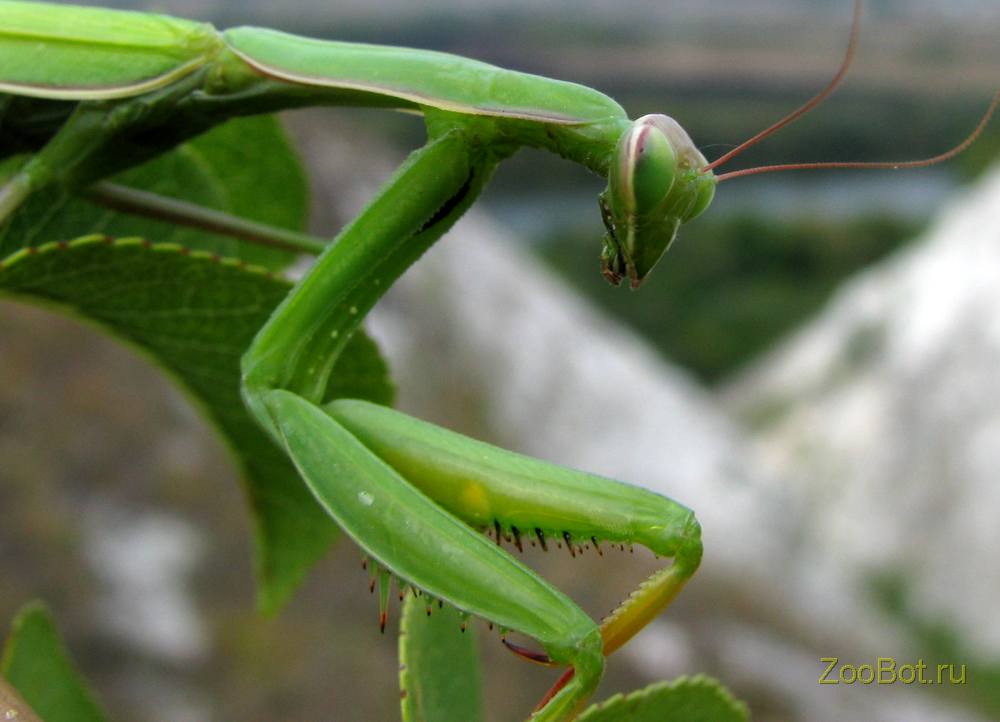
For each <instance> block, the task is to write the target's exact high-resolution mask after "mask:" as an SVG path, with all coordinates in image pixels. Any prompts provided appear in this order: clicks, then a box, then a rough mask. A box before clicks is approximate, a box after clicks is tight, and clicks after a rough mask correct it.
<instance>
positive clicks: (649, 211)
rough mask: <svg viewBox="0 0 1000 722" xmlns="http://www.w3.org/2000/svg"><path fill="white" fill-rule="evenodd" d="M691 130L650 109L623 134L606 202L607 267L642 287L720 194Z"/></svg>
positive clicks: (614, 277)
mask: <svg viewBox="0 0 1000 722" xmlns="http://www.w3.org/2000/svg"><path fill="white" fill-rule="evenodd" d="M707 164H708V161H706V160H705V156H703V155H702V154H701V152H700V151H699V150H698V149H697V148H696V147H695V145H694V143H693V142H692V141H691V138H690V137H689V136H688V134H687V132H685V130H684V129H683V128H682V127H681V126H680V125H679V124H678V123H677V121H675V120H674V119H673V118H670V117H668V116H666V115H645V116H643V117H641V118H639V119H638V120H636V121H634V122H633V123H632V125H631V126H629V128H628V129H627V130H626V131H625V132H624V133H623V134H622V136H621V138H620V139H619V140H618V145H617V147H616V148H615V151H614V155H613V158H612V161H611V165H610V168H609V170H608V187H607V190H605V192H604V193H603V194H602V195H601V199H600V205H601V212H602V214H603V217H604V223H605V226H606V227H607V230H608V233H607V235H606V236H605V239H604V252H603V255H602V263H601V270H602V272H603V273H604V276H605V277H606V278H607V279H608V280H609V281H611V283H613V284H615V285H617V284H618V283H620V282H621V280H622V278H623V277H624V276H628V278H629V282H630V284H631V286H632V288H637V287H638V286H639V285H640V284H641V283H642V281H643V280H644V279H645V278H646V276H647V275H648V274H649V272H650V271H651V270H652V269H653V267H654V266H655V265H656V264H657V262H658V261H659V260H660V258H661V257H662V256H663V254H664V253H665V252H666V250H667V248H669V247H670V244H671V243H672V242H673V240H674V238H675V237H676V235H677V229H678V228H680V226H681V224H683V223H687V222H688V221H690V220H692V219H693V218H695V217H697V216H698V215H700V214H701V213H702V212H703V211H704V210H705V209H706V208H708V205H709V203H711V202H712V198H713V197H714V195H715V183H716V180H715V176H714V175H713V174H712V172H711V171H703V170H702V169H703V168H704V167H705V166H706V165H707Z"/></svg>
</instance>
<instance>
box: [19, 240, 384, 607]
mask: <svg viewBox="0 0 1000 722" xmlns="http://www.w3.org/2000/svg"><path fill="white" fill-rule="evenodd" d="M289 288H290V285H289V284H288V283H287V282H286V281H284V280H281V279H278V278H276V277H274V276H273V275H271V274H269V273H268V272H267V271H265V270H264V269H261V268H259V267H253V266H249V265H247V264H246V263H244V262H243V261H238V260H233V259H220V258H219V257H218V256H216V255H214V254H210V253H206V252H204V251H189V250H188V249H186V248H182V247H180V246H177V245H174V244H152V243H150V242H148V241H145V240H142V239H138V238H131V239H119V240H112V239H109V238H105V237H103V236H88V237H84V238H80V239H77V240H74V241H71V242H59V243H49V244H45V245H41V246H37V247H35V246H33V247H30V248H26V249H23V250H21V251H18V252H17V253H15V254H14V255H13V256H10V257H8V258H7V259H5V260H3V261H0V293H3V292H6V293H7V294H11V295H14V296H17V297H21V298H23V299H25V300H29V301H34V302H36V303H37V302H44V303H47V304H55V305H56V306H58V307H59V308H60V309H62V310H64V311H67V312H69V313H71V314H73V315H76V316H78V317H80V318H82V319H85V320H88V321H91V322H94V323H96V324H98V325H100V326H102V327H103V328H105V329H107V330H108V331H109V332H110V333H112V334H113V335H115V336H116V337H118V338H119V339H121V340H123V341H126V342H127V343H129V344H131V345H132V346H134V347H135V348H137V349H138V350H140V351H142V352H144V354H145V355H146V356H148V357H150V358H151V359H152V360H153V361H154V362H155V363H157V364H158V365H159V366H161V367H162V368H163V369H164V370H165V371H167V373H169V374H170V375H171V376H173V377H174V378H175V379H176V380H177V381H178V382H179V383H180V384H181V386H182V387H183V388H184V389H186V390H187V391H188V393H189V395H190V397H191V398H192V400H193V401H194V402H195V403H196V404H197V405H198V406H199V407H200V408H201V409H202V410H203V411H204V412H205V414H206V415H207V416H208V418H209V419H210V420H211V421H212V422H213V423H214V424H215V425H216V427H217V428H218V429H219V430H220V431H221V433H222V437H223V439H224V441H225V442H226V443H227V444H228V446H229V447H230V449H231V450H232V452H233V454H234V455H235V457H236V459H237V460H238V462H239V463H240V465H241V467H242V470H243V472H244V476H245V479H246V486H247V493H248V496H249V499H250V504H251V506H252V508H253V511H254V517H255V521H256V533H257V539H256V542H257V544H256V546H257V571H258V578H259V580H260V583H261V591H260V602H261V606H262V607H263V608H264V609H266V610H269V611H270V610H274V609H276V608H277V607H278V606H280V604H281V603H282V602H284V601H285V599H286V598H287V597H288V596H289V594H290V593H291V592H292V591H293V590H294V587H295V586H296V585H297V584H298V582H299V581H300V580H301V578H302V576H303V575H304V574H305V572H306V571H307V570H308V568H309V567H310V566H311V565H312V564H313V562H315V561H316V559H317V558H318V557H319V556H320V555H322V554H323V553H324V552H325V551H326V549H327V548H328V546H329V544H330V542H331V541H332V540H333V538H334V534H335V531H336V527H335V525H334V523H333V522H332V521H331V520H330V519H329V517H327V516H326V514H325V513H324V512H323V511H322V510H321V508H320V507H319V505H318V504H316V502H315V501H314V500H313V498H312V496H311V495H310V494H309V492H308V491H307V489H306V487H305V485H304V484H303V483H302V482H301V481H300V479H299V477H298V475H297V474H296V472H295V470H294V469H293V467H292V465H291V463H290V462H289V461H288V460H287V458H286V457H285V455H284V453H283V452H282V451H281V450H280V449H279V448H278V447H277V446H276V445H275V444H273V443H272V442H271V440H270V438H269V437H267V436H266V435H265V434H264V433H263V432H262V431H261V430H260V429H259V428H258V427H257V425H256V424H255V423H254V422H253V420H252V419H251V418H250V416H249V414H248V413H247V411H246V410H245V408H244V406H243V402H242V399H241V397H240V357H241V355H242V354H243V352H244V351H245V350H246V348H247V346H248V345H249V344H250V341H251V340H252V339H253V337H254V334H255V333H256V332H257V329H258V328H260V327H261V326H262V325H263V323H264V321H265V320H266V319H267V318H268V317H269V316H270V314H271V311H272V310H273V309H274V308H275V306H276V305H277V304H278V302H279V301H280V300H281V299H282V298H284V296H285V294H286V293H287V292H288V290H289ZM341 366H343V367H344V368H345V369H346V370H347V374H346V375H345V378H344V379H343V380H342V383H341V385H340V386H338V387H337V388H336V392H337V393H338V394H343V395H349V396H351V397H354V398H364V399H368V400H370V401H374V402H377V403H389V402H390V401H391V399H392V395H393V388H392V385H391V383H390V382H389V380H388V376H387V369H386V366H385V363H384V362H383V361H382V359H381V357H380V356H379V354H378V350H377V348H376V347H375V345H374V343H372V342H371V340H369V339H368V338H367V337H366V336H365V335H364V334H363V333H358V334H356V335H355V336H354V338H353V339H352V340H351V342H350V344H349V345H348V346H347V348H346V349H345V351H344V354H343V355H342V357H341V359H340V360H339V361H338V365H337V368H338V369H339V368H341ZM334 375H335V377H336V376H337V374H336V371H335V372H334Z"/></svg>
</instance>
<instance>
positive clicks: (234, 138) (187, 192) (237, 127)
mask: <svg viewBox="0 0 1000 722" xmlns="http://www.w3.org/2000/svg"><path fill="white" fill-rule="evenodd" d="M24 160H25V158H24V157H23V156H22V157H19V158H13V159H10V160H8V161H6V162H5V163H3V164H0V177H3V176H6V175H10V174H11V173H12V172H13V170H14V169H15V168H16V167H17V166H18V165H20V164H21V163H23V162H24ZM112 180H113V181H114V182H116V183H121V184H123V185H128V186H132V187H135V188H140V189H142V190H146V191H149V192H152V193H158V194H160V195H164V196H170V197H172V198H178V199H181V200H185V201H189V202H191V203H196V204H198V205H201V206H205V207H208V208H213V209H215V210H220V211H225V212H227V213H232V214H234V215H238V216H242V217H244V218H249V219H251V220H254V221H259V222H261V223H267V224H270V225H273V226H279V227H282V228H288V229H292V230H302V229H303V228H304V226H305V220H306V214H307V210H308V199H309V194H308V187H307V183H306V178H305V174H304V172H303V170H302V167H301V165H300V163H299V161H298V158H297V156H296V155H295V153H294V151H293V150H292V148H291V146H290V145H289V143H288V139H287V138H286V136H285V133H284V131H283V130H282V128H281V126H280V125H279V123H278V121H277V120H276V119H275V118H274V117H273V116H256V117H251V118H237V119H235V120H231V121H229V122H227V123H224V124H222V125H219V126H217V127H215V128H213V129H212V130H210V131H208V132H207V133H204V134H202V135H200V136H198V137H197V138H195V139H193V140H191V141H189V142H187V143H184V144H182V145H180V146H179V147H177V148H176V149H174V150H172V151H171V152H169V153H165V154H164V155H162V156H160V157H158V158H156V159H154V160H151V161H149V162H148V163H145V164H143V165H141V166H139V167H138V168H133V169H131V170H128V171H125V172H124V173H121V174H119V175H118V176H116V177H115V178H113V179H112ZM88 233H103V234H105V235H109V236H115V237H119V238H125V237H129V236H143V237H145V238H155V239H156V240H157V241H159V242H163V243H177V244H180V245H182V246H187V247H188V248H192V249H199V250H206V251H211V252H213V253H217V254H219V255H220V256H226V257H231V258H240V259H242V260H244V261H246V262H247V263H253V264H256V265H263V266H266V267H268V268H270V269H272V270H274V269H277V268H281V267H283V266H285V265H287V264H288V263H289V262H290V261H291V260H292V259H293V258H294V257H295V254H293V253H290V252H288V251H281V250H277V249H274V248H267V247H264V246H260V245H255V244H252V243H247V242H245V241H239V240H236V239H234V238H228V237H225V236H219V235H215V234H211V233H205V232H204V231H200V230H195V229H191V228H184V227H182V226H177V225H174V224H171V223H165V222H161V221H153V220H149V219H147V218H140V217H137V216H130V215H124V214H120V213H116V212H114V211H110V210H107V209H105V208H101V207H99V206H96V205H93V204H91V203H89V202H87V201H85V200H82V199H81V198H78V197H75V196H71V195H69V194H67V193H64V192H62V191H60V190H57V189H52V190H48V191H45V192H42V193H38V194H36V195H34V196H32V197H31V198H29V199H28V200H27V201H26V202H25V204H24V205H23V206H22V208H21V209H19V211H18V212H17V213H16V214H15V215H14V217H13V218H12V219H11V220H10V222H9V223H7V224H6V225H5V226H4V227H2V228H0V255H8V254H10V253H13V252H14V251H16V250H17V249H19V248H23V247H25V246H33V245H40V244H42V243H47V242H49V241H53V240H60V239H68V238H76V237H78V236H82V235H84V234H88Z"/></svg>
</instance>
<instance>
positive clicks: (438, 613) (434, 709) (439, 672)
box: [399, 594, 483, 722]
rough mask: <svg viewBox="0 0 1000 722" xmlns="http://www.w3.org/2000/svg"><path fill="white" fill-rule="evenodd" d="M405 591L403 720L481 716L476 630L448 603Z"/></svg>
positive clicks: (440, 721)
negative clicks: (440, 603)
mask: <svg viewBox="0 0 1000 722" xmlns="http://www.w3.org/2000/svg"><path fill="white" fill-rule="evenodd" d="M427 604H428V599H427V597H424V596H421V597H415V596H413V595H412V594H410V595H408V596H407V599H406V603H405V604H404V605H403V619H402V622H401V623H400V632H399V687H400V696H401V705H402V709H403V722H481V720H482V719H483V701H482V698H483V693H482V670H481V669H480V664H479V655H478V654H477V653H476V642H475V634H474V633H473V629H472V628H471V627H470V628H468V629H466V631H465V632H463V631H462V629H461V627H462V621H463V618H462V616H461V615H460V613H459V612H458V611H457V610H455V609H453V608H452V607H450V606H447V605H445V606H444V607H443V608H438V606H437V604H436V603H435V604H433V605H432V606H431V610H432V613H431V614H430V615H428V614H427V609H428V607H427Z"/></svg>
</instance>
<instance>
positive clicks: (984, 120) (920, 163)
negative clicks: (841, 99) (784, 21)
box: [702, 0, 1000, 182]
mask: <svg viewBox="0 0 1000 722" xmlns="http://www.w3.org/2000/svg"><path fill="white" fill-rule="evenodd" d="M862 7H863V2H862V0H856V1H855V3H854V15H853V18H852V21H851V34H850V38H849V40H848V43H847V50H846V52H845V53H844V59H843V60H842V61H841V64H840V67H839V68H838V69H837V72H836V74H835V75H834V76H833V79H832V80H831V81H830V82H829V83H828V84H827V86H826V87H825V88H823V90H821V91H820V92H819V93H817V94H816V95H814V96H813V97H812V98H810V99H809V100H808V101H806V102H805V103H803V104H802V105H801V106H799V107H798V108H796V109H795V110H793V111H792V112H791V113H789V114H788V115H786V116H784V117H783V118H781V119H780V120H778V121H777V122H775V123H773V124H772V125H770V126H768V127H767V128H765V129H764V130H762V131H760V132H759V133H757V134H756V135H754V136H753V137H751V138H748V139H747V140H745V141H743V142H742V143H740V144H739V145H738V146H736V147H735V148H733V149H732V150H730V151H729V152H728V153H725V154H723V155H721V156H719V157H718V158H716V159H715V160H714V161H712V162H711V163H709V164H708V165H706V166H705V167H704V168H702V171H703V172H705V171H710V170H714V169H716V168H718V167H720V166H722V165H724V164H726V163H728V162H729V161H730V160H732V159H733V158H735V157H736V156H738V155H739V154H741V153H743V152H744V151H745V150H747V149H748V148H751V147H753V146H755V145H757V144H758V143H759V142H760V141H762V140H764V139H765V138H767V137H769V136H771V135H773V134H774V133H776V132H777V131H779V130H781V129H782V128H784V127H785V126H786V125H789V124H790V123H792V122H793V121H795V120H797V119H798V118H800V117H802V116H803V115H805V114H806V113H808V112H809V111H810V110H812V109H813V108H815V107H816V106H818V105H819V104H820V103H822V102H823V101H824V100H826V99H827V98H828V97H829V96H830V94H831V93H833V91H834V90H835V89H836V88H837V86H839V85H840V82H841V81H842V80H843V79H844V76H845V75H846V74H847V70H848V68H850V66H851V61H852V60H853V59H854V53H855V50H856V49H857V44H858V35H859V32H860V28H861V11H862ZM998 105H1000V91H997V92H996V94H994V96H993V100H992V101H991V102H990V105H989V107H988V108H987V109H986V112H985V113H983V115H982V117H981V118H980V119H979V123H978V124H977V125H976V127H975V128H974V129H973V131H972V132H971V133H970V134H969V135H968V136H967V137H966V138H965V140H963V141H962V142H961V143H959V144H958V145H956V146H954V147H953V148H951V149H950V150H947V151H945V152H943V153H940V154H939V155H935V156H933V157H930V158H923V159H920V160H906V161H821V162H818V163H781V164H776V165H763V166H757V167H755V168H744V169H743V170H736V171H730V172H729V173H721V174H718V175H716V176H715V180H716V181H720V182H721V181H724V180H730V179H733V178H739V177H742V176H749V175H759V174H761V173H778V172H781V171H790V170H830V169H872V170H877V169H890V170H897V169H900V168H925V167H927V166H931V165H936V164H938V163H942V162H944V161H946V160H949V159H950V158H953V157H955V156H956V155H958V154H959V153H961V152H962V151H964V150H965V149H966V148H968V147H969V146H970V145H972V144H973V143H974V142H975V141H976V139H977V138H978V137H979V136H980V135H981V134H982V132H983V130H984V129H985V128H986V126H987V125H988V124H989V122H990V118H991V117H992V116H993V113H994V111H995V110H996V108H997V106H998Z"/></svg>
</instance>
